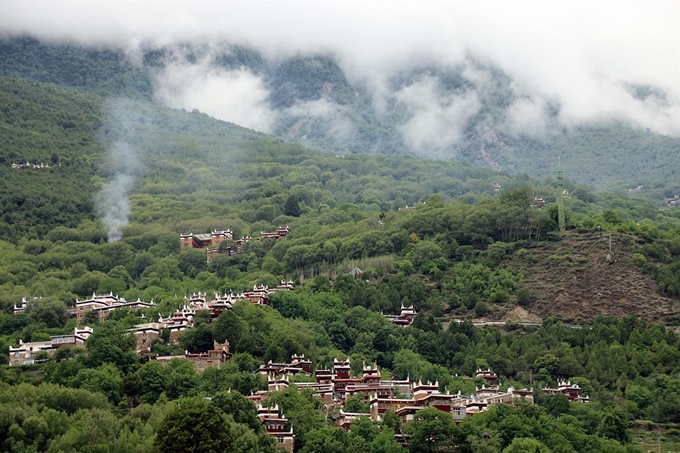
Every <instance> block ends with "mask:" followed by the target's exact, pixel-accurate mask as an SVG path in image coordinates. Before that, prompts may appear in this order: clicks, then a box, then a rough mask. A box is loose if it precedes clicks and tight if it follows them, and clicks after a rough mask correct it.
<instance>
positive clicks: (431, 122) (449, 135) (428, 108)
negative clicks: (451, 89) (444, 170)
mask: <svg viewBox="0 0 680 453" xmlns="http://www.w3.org/2000/svg"><path fill="white" fill-rule="evenodd" d="M437 91H438V90H437V81H436V80H435V79H433V78H431V77H424V78H423V79H421V80H420V81H418V82H416V83H414V84H412V85H409V86H407V87H405V88H402V89H401V90H400V91H398V92H397V93H395V98H396V99H397V100H398V101H399V102H400V103H401V104H403V105H404V106H405V107H406V109H407V110H408V111H409V112H410V113H411V115H410V119H409V120H408V121H406V122H405V123H404V124H403V125H402V126H401V133H402V134H403V136H404V140H405V141H406V143H407V144H408V145H409V146H410V147H412V148H413V149H414V150H416V151H417V152H419V153H420V154H423V155H427V156H431V157H443V151H444V150H446V149H447V148H449V147H450V146H452V145H455V144H457V143H458V142H459V141H460V140H461V138H462V133H463V129H464V128H465V126H466V125H467V122H468V120H469V119H470V117H472V116H473V115H475V114H476V113H477V112H478V111H479V108H480V102H479V100H478V98H477V95H476V94H475V93H474V92H468V93H466V94H464V95H460V96H442V95H440V94H439V93H438V92H437Z"/></svg>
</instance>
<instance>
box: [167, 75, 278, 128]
mask: <svg viewBox="0 0 680 453" xmlns="http://www.w3.org/2000/svg"><path fill="white" fill-rule="evenodd" d="M157 85H158V88H157V90H156V97H157V98H158V99H159V100H160V101H162V102H164V103H165V104H166V105H168V106H170V107H173V108H183V109H186V110H193V109H198V110H200V111H201V112H204V113H207V114H208V115H211V116H213V117H215V118H219V119H221V120H224V121H230V122H232V123H235V124H238V125H241V126H244V127H249V128H252V129H256V130H259V131H262V132H270V131H271V129H272V126H273V124H274V121H275V120H276V114H275V113H274V112H273V111H272V110H270V109H269V108H268V104H267V102H266V101H267V97H268V96H269V91H268V90H267V89H266V88H264V86H263V84H262V80H261V79H260V78H259V77H257V76H255V75H254V74H252V73H250V72H249V71H247V70H244V69H243V70H236V71H225V70H219V69H215V68H212V67H210V66H209V65H208V64H207V63H202V64H188V63H172V64H169V65H167V66H165V67H164V68H163V70H162V71H161V72H160V73H159V74H158V76H157Z"/></svg>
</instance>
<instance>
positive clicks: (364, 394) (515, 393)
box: [247, 355, 588, 452]
mask: <svg viewBox="0 0 680 453" xmlns="http://www.w3.org/2000/svg"><path fill="white" fill-rule="evenodd" d="M350 371H351V362H350V360H349V359H348V360H337V359H335V360H334V361H333V367H332V368H331V369H317V370H313V367H312V362H311V360H309V359H306V358H305V357H304V355H299V356H298V355H293V357H292V360H291V362H290V363H273V362H271V361H270V362H269V363H267V364H263V365H261V366H260V367H259V368H258V369H257V370H256V372H257V373H260V374H263V375H266V376H267V381H268V384H267V391H260V392H256V393H254V394H252V395H250V396H248V397H247V398H248V399H249V400H251V401H252V402H253V403H254V404H255V405H256V406H257V410H258V416H259V417H260V420H261V421H262V423H263V424H264V425H265V426H266V428H267V432H268V433H269V434H270V435H271V436H273V437H276V438H277V442H278V444H279V445H280V447H282V448H285V449H287V450H288V451H291V452H292V451H293V450H292V448H293V443H294V439H295V436H294V433H293V428H292V426H290V425H289V424H288V420H287V419H286V418H285V416H284V415H282V414H280V413H279V410H278V407H276V406H274V407H272V408H267V407H264V406H263V401H264V400H265V399H266V394H267V392H271V391H280V390H285V389H286V388H288V387H289V386H295V387H296V388H298V389H310V390H311V391H312V392H313V394H314V396H315V397H316V398H318V399H319V400H320V401H321V403H322V404H323V407H324V408H325V410H326V416H328V411H332V412H333V419H334V420H335V424H336V426H338V427H341V428H344V429H349V427H350V426H351V424H352V423H353V421H355V420H356V419H358V418H359V417H367V418H370V419H371V420H374V421H379V420H383V417H384V416H385V414H386V413H387V412H388V411H392V412H394V414H395V415H396V416H398V417H400V418H401V420H402V421H404V422H407V421H410V420H413V419H414V416H415V414H416V413H417V412H418V411H419V410H421V409H423V408H425V407H432V408H435V409H438V410H440V411H442V412H447V413H450V414H451V416H452V417H453V419H454V421H455V422H456V423H460V422H461V421H462V420H463V419H464V418H465V417H467V416H471V415H474V414H477V413H480V412H484V411H486V410H487V409H488V408H489V407H490V406H492V405H494V404H513V402H514V401H516V400H518V399H519V400H524V401H528V402H532V403H533V401H534V392H533V389H527V388H523V389H515V388H513V387H509V388H508V389H507V390H505V391H503V390H501V387H500V385H499V384H498V377H497V376H496V375H495V374H494V373H492V372H491V371H490V370H481V369H480V370H478V371H477V374H476V378H480V379H482V380H483V382H484V383H483V384H482V385H481V387H480V386H476V387H475V393H473V394H471V395H463V394H461V392H458V393H455V394H451V393H449V392H448V391H447V392H442V391H440V389H439V383H438V382H435V383H431V382H428V383H423V382H421V381H418V382H412V381H411V380H410V379H409V378H407V379H405V380H397V379H394V377H391V378H390V379H383V378H382V376H381V374H380V371H379V369H378V366H377V365H375V364H374V365H373V366H370V365H369V366H367V365H366V364H364V365H363V368H362V373H361V376H359V377H352V376H351V373H350ZM298 374H303V375H305V376H307V377H309V378H310V381H308V382H300V381H299V380H296V382H291V381H290V376H291V375H298ZM543 392H544V393H545V394H556V393H562V394H565V395H567V397H568V398H569V400H570V401H579V402H588V398H587V397H585V396H582V395H581V394H580V393H581V388H580V387H579V386H578V385H577V384H571V383H569V382H560V383H559V385H558V387H557V388H550V387H546V388H544V389H543ZM352 396H359V397H360V398H362V399H363V400H364V401H365V402H366V403H368V406H369V412H368V413H356V412H345V411H344V410H343V407H344V404H345V402H346V401H347V400H348V398H350V397H352ZM397 437H398V438H400V439H401V440H404V439H403V436H399V435H398V436H397Z"/></svg>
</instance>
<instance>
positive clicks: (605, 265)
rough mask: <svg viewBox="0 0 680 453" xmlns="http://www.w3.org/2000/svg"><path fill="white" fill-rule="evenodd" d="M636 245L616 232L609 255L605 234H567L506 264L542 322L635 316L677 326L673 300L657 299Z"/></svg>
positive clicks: (679, 311)
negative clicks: (515, 273)
mask: <svg viewBox="0 0 680 453" xmlns="http://www.w3.org/2000/svg"><path fill="white" fill-rule="evenodd" d="M640 242H641V241H640V239H639V238H637V237H635V236H631V235H629V234H625V233H623V234H622V233H616V232H614V233H612V253H611V255H610V254H609V236H608V235H607V234H602V233H598V232H597V231H596V230H592V231H591V232H587V233H577V232H569V233H568V234H566V235H564V236H563V240H562V241H559V242H550V243H543V244H540V245H537V246H535V247H531V248H527V249H525V250H524V251H523V252H520V253H515V254H514V255H513V257H512V259H510V260H508V261H506V262H504V265H507V266H511V267H512V268H514V269H516V270H517V271H518V272H520V273H522V275H523V276H524V278H523V280H522V285H523V287H524V288H526V289H527V290H528V291H529V292H530V293H531V294H532V296H533V297H532V298H533V300H532V301H531V302H530V303H528V304H527V305H526V308H527V309H528V310H529V311H530V312H531V313H535V314H537V315H539V316H541V317H542V318H544V319H545V318H548V317H551V316H555V317H557V318H559V319H560V320H562V321H564V322H567V323H574V324H588V323H590V322H592V320H593V319H595V318H596V317H597V316H615V317H618V318H621V317H625V316H629V315H633V314H634V315H637V316H639V317H640V318H642V319H646V320H648V321H650V322H660V323H664V324H671V325H677V324H680V304H678V301H677V299H672V298H669V297H664V296H662V295H660V294H659V293H658V291H657V289H658V283H657V282H656V281H655V280H654V278H653V275H651V274H650V273H649V272H645V271H644V270H643V268H642V267H641V266H640V265H636V263H635V260H634V258H633V254H634V253H637V252H639V248H638V247H639V245H640ZM607 255H610V256H611V259H612V260H613V261H608V260H607Z"/></svg>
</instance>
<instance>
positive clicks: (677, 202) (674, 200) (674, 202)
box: [665, 195, 680, 206]
mask: <svg viewBox="0 0 680 453" xmlns="http://www.w3.org/2000/svg"><path fill="white" fill-rule="evenodd" d="M665 200H666V204H667V205H668V206H680V195H674V196H672V197H670V198H668V197H667V198H666V199H665Z"/></svg>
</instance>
